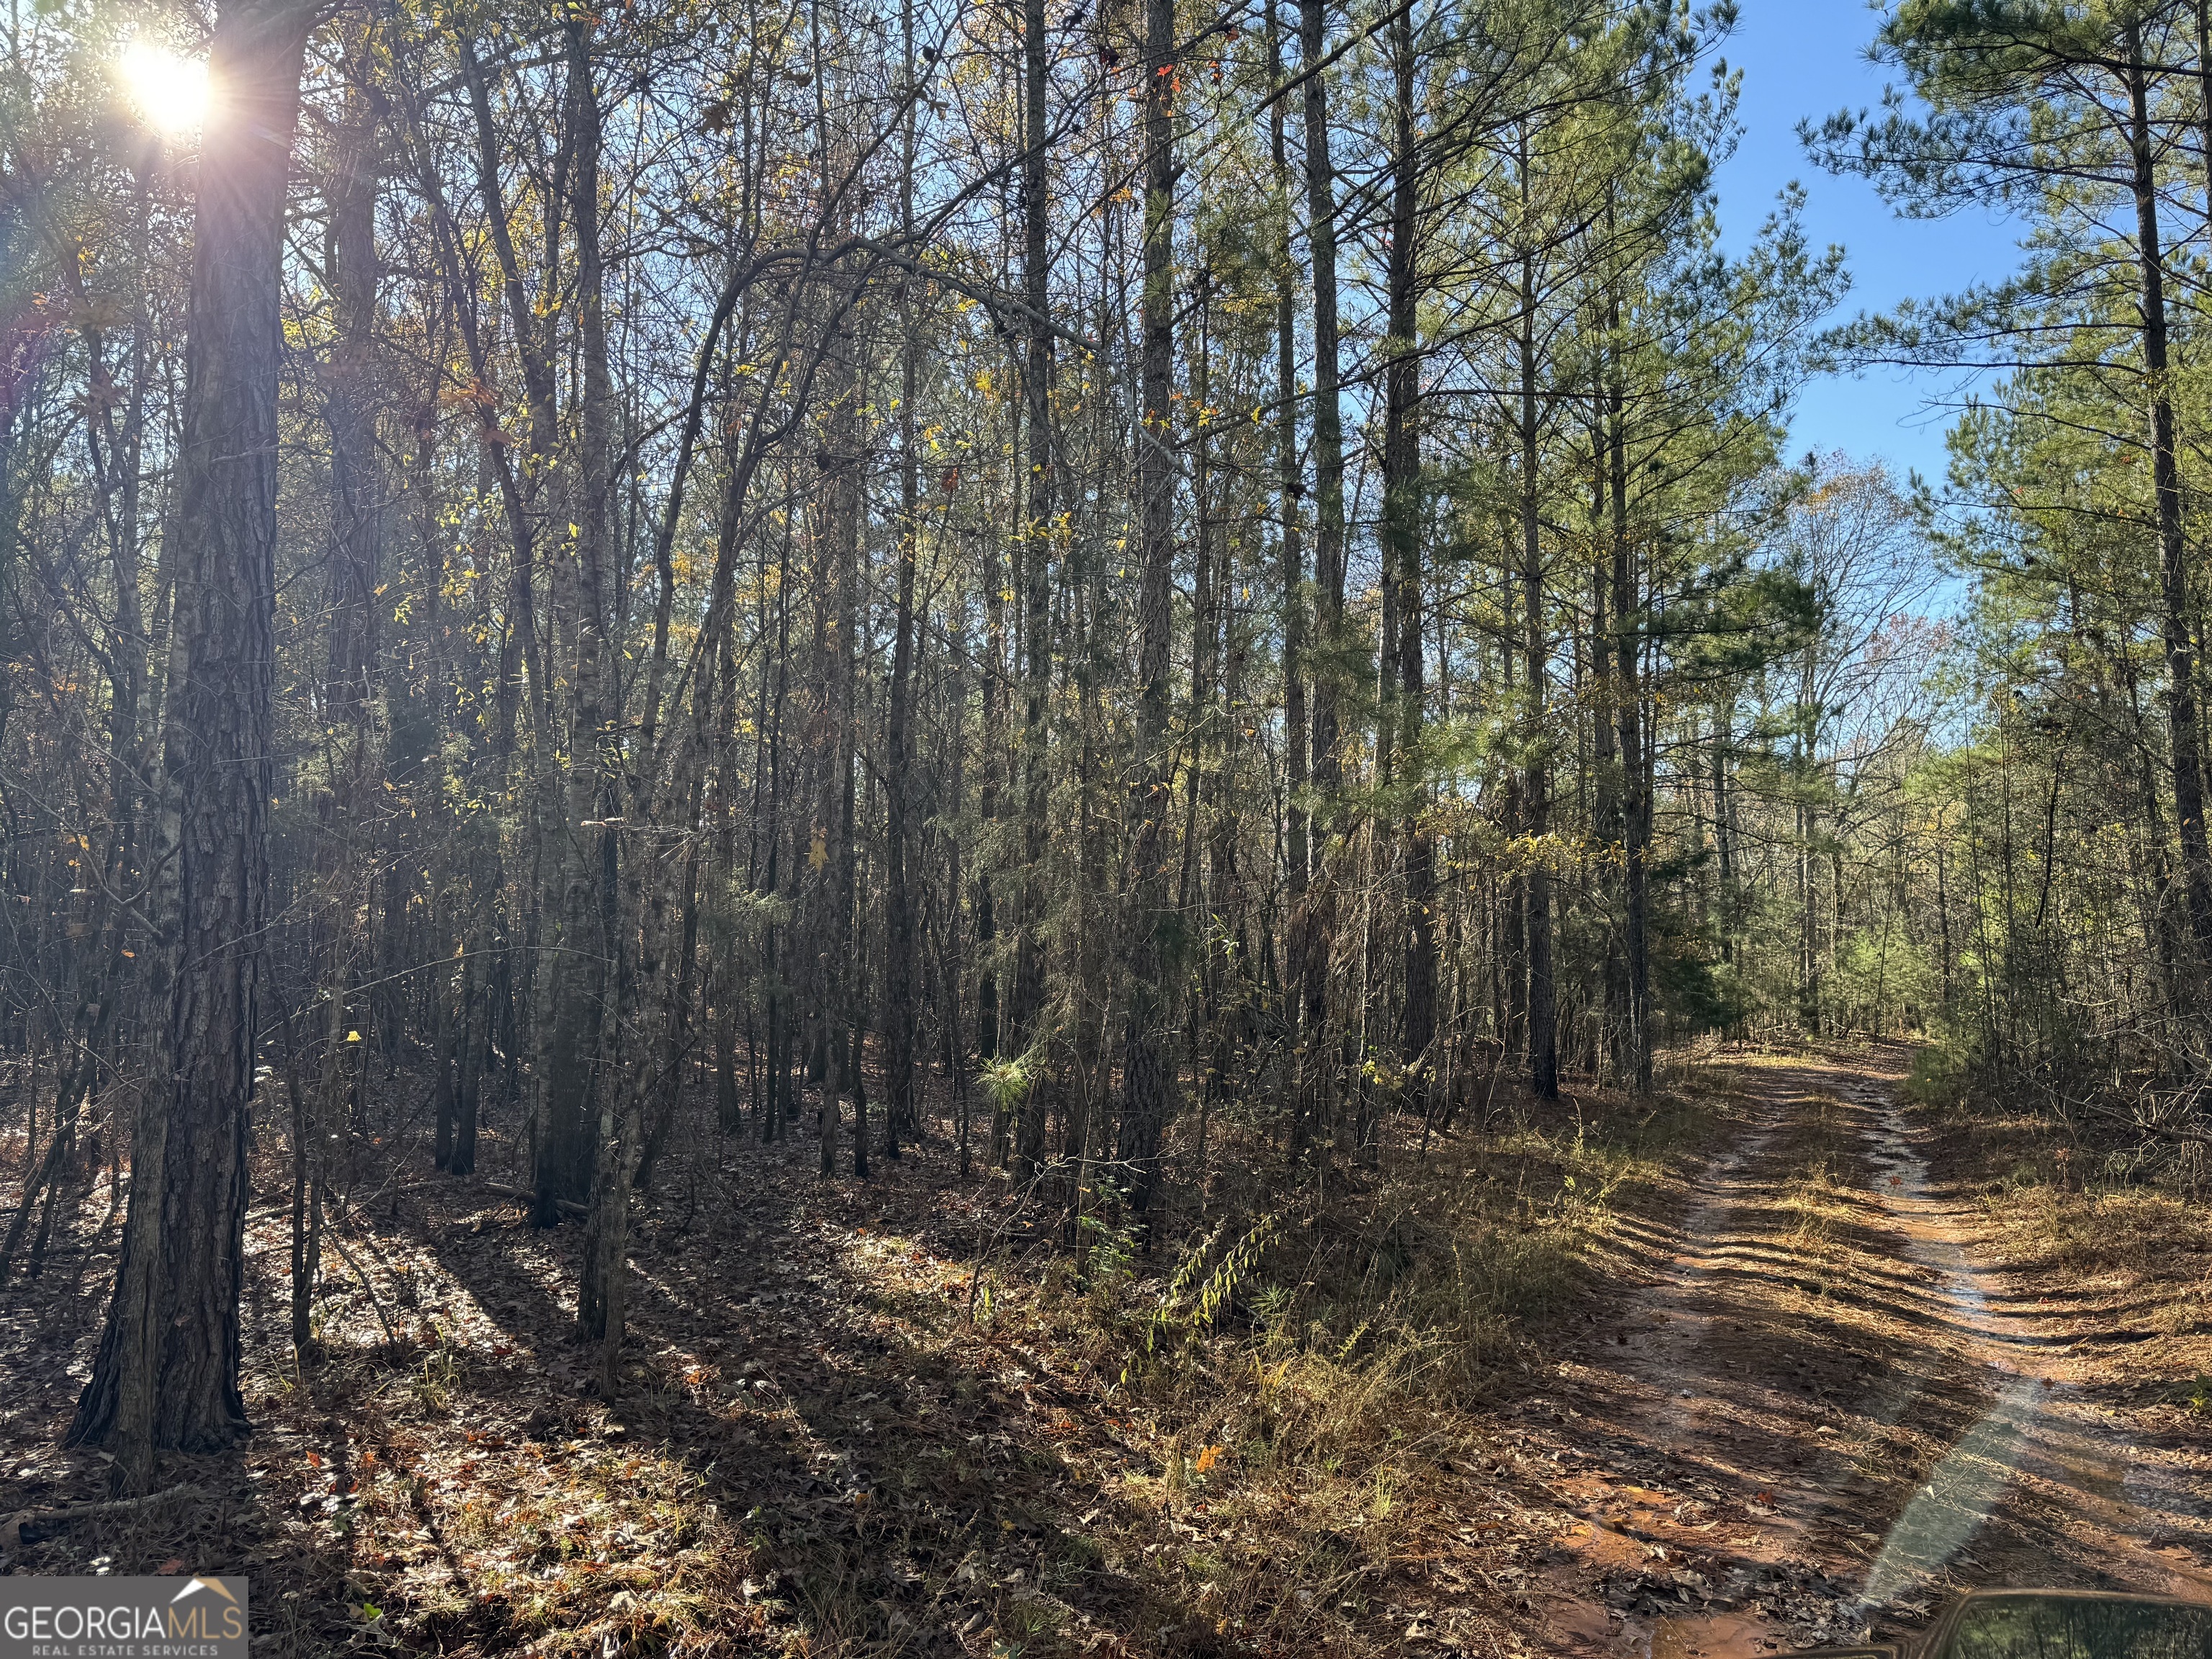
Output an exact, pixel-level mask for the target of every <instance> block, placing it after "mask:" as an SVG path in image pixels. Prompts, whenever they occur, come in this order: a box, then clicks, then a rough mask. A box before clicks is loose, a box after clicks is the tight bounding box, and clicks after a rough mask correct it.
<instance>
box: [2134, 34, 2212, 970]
mask: <svg viewBox="0 0 2212 1659" xmlns="http://www.w3.org/2000/svg"><path fill="white" fill-rule="evenodd" d="M2127 45H2128V112H2129V124H2128V152H2129V156H2130V161H2131V163H2132V168H2133V182H2134V191H2135V205H2136V242H2137V247H2136V260H2137V264H2138V265H2139V268H2140V272H2141V279H2142V289H2141V294H2140V295H2139V299H2138V303H2139V304H2140V305H2141V306H2142V351H2143V373H2144V375H2145V377H2146V380H2147V381H2148V392H2149V395H2150V453H2151V479H2152V488H2153V491H2154V495H2155V497H2156V501H2157V513H2158V574H2159V589H2160V596H2161V597H2162V599H2164V601H2165V614H2164V616H2163V617H2162V618H2161V619H2160V620H2161V624H2162V631H2163V635H2164V640H2165V645H2166V719H2167V724H2168V726H2169V728H2170V733H2171V737H2172V745H2173V816H2174V818H2175V820H2176V822H2177V823H2179V826H2180V829H2181V870H2182V884H2183V889H2184V891H2185V894H2186V898H2187V904H2188V909H2189V926H2190V932H2191V934H2193V935H2194V937H2195V939H2196V941H2197V963H2198V967H2199V969H2203V968H2205V967H2207V966H2212V848H2208V844H2207V842H2206V837H2205V828H2204V773H2203V737H2202V733H2201V732H2200V731H2199V729H2198V721H2197V680H2196V673H2197V671H2196V647H2195V644H2194V641H2193V637H2192V631H2191V617H2190V611H2191V604H2190V595H2189V565H2188V557H2189V555H2188V544H2187V542H2186V541H2185V538H2184V533H2183V527H2182V522H2181V473H2180V469H2179V465H2178V464H2177V462H2176V460H2175V456H2174V448H2175V439H2174V422H2173V395H2172V386H2171V384H2170V380H2169V375H2170V370H2169V368H2168V365H2167V360H2166V267H2165V259H2164V256H2163V254H2162V253H2161V252H2160V246H2159V230H2158V181H2157V177H2156V174H2155V173H2154V164H2153V157H2152V148H2153V147H2152V135H2151V127H2150V114H2149V107H2148V100H2149V92H2148V86H2147V85H2146V82H2147V78H2148V77H2147V76H2145V74H2144V70H2143V59H2142V27H2141V25H2140V24H2138V23H2136V22H2133V21H2130V23H2129V24H2128V26H2127Z"/></svg>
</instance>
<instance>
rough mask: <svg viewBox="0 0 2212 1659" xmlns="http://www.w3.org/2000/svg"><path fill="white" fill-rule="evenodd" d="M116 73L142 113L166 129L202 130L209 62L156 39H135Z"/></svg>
mask: <svg viewBox="0 0 2212 1659" xmlns="http://www.w3.org/2000/svg"><path fill="white" fill-rule="evenodd" d="M115 69H116V75H117V76H118V79H119V80H120V81H121V82H122V83H123V89H124V91H125V93H127V94H129V96H130V99H131V102H132V103H133V104H135V105H137V108H138V113H139V115H140V116H141V117H142V118H143V119H144V120H145V122H146V124H147V125H149V126H151V127H154V128H156V129H158V130H159V131H162V132H167V133H173V134H183V133H188V132H197V131H199V125H200V121H201V119H202V118H203V117H204V116H205V115H206V113H207V102H208V75H207V64H206V62H205V61H204V59H201V58H185V57H180V56H179V55H178V54H177V53H175V52H171V51H170V50H169V49H168V48H167V46H162V45H161V43H160V42H158V41H155V40H133V41H132V42H131V44H130V45H129V46H125V48H124V49H123V55H122V56H121V57H120V58H117V59H116V60H115Z"/></svg>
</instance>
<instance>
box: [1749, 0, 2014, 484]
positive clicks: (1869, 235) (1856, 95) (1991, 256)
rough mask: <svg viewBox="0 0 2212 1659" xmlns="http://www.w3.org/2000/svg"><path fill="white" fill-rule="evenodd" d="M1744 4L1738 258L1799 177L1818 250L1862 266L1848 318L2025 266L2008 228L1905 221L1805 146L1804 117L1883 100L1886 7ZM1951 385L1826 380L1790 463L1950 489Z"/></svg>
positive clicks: (1817, 389)
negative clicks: (1872, 468)
mask: <svg viewBox="0 0 2212 1659" xmlns="http://www.w3.org/2000/svg"><path fill="white" fill-rule="evenodd" d="M1739 4H1740V16H1739V21H1738V22H1737V24H1736V27H1735V33H1733V34H1732V35H1731V36H1730V37H1729V40H1728V43H1727V45H1726V46H1725V48H1724V52H1725V55H1726V57H1727V59H1728V62H1729V67H1731V68H1741V70H1743V98H1742V102H1741V106H1740V107H1739V110H1738V115H1739V118H1741V121H1742V123H1743V125H1744V129H1745V131H1744V136H1743V141H1742V143H1741V145H1740V146H1739V147H1738V149H1737V150H1736V153H1735V155H1734V156H1733V157H1731V158H1730V159H1729V161H1728V162H1727V164H1726V165H1725V166H1723V167H1722V168H1721V169H1720V174H1719V186H1720V203H1721V216H1722V226H1723V233H1724V235H1725V239H1726V241H1727V243H1728V245H1729V247H1730V248H1731V249H1732V250H1741V248H1742V247H1743V246H1744V245H1745V244H1746V243H1747V241H1748V240H1750V239H1751V237H1752V236H1753V234H1756V232H1757V230H1758V228H1759V223H1760V222H1761V221H1762V220H1764V219H1765V217H1766V216H1767V215H1768V214H1769V213H1770V212H1771V210H1772V208H1773V205H1774V199H1775V197H1776V194H1777V193H1778V191H1781V190H1783V189H1784V187H1785V186H1786V185H1789V183H1790V181H1791V180H1792V179H1796V181H1797V182H1799V183H1800V184H1802V185H1804V187H1805V191H1806V195H1807V197H1808V200H1807V203H1806V210H1805V229H1806V233H1807V236H1808V240H1810V241H1811V242H1812V244H1813V246H1814V247H1816V248H1818V247H1823V246H1826V245H1827V244H1829V243H1832V242H1840V243H1841V244H1842V245H1843V246H1844V252H1845V254H1846V257H1847V258H1848V262H1849V264H1850V273H1851V290H1850V294H1849V295H1848V296H1847V297H1846V298H1845V300H1844V305H1843V307H1842V310H1841V312H1840V313H1839V315H1838V320H1840V319H1841V318H1842V317H1844V316H1848V315H1850V314H1852V313H1857V312H1858V311H1861V310H1869V311H1880V310H1884V309H1887V307H1890V306H1893V305H1894V304H1895V303H1896V302H1897V301H1899V300H1903V299H1905V298H1907V297H1909V296H1911V295H1937V294H1945V293H1949V292H1952V291H1954V290H1955V289H1960V288H1963V287H1965V286H1966V284H1967V283H1971V282H1973V281H1974V280H1976V279H1977V278H1988V277H1996V276H2002V275H2003V274H2004V273H2006V272H2007V271H2008V270H2011V269H2012V268H2013V265H2014V263H2015V258H2016V257H2017V248H2016V246H2015V240H2014V233H2013V232H2012V231H2011V230H2010V229H2009V228H2007V227H2006V226H2004V225H2002V224H2001V223H1997V222H1992V221H1991V220H1990V218H1989V217H1988V216H1986V215H1985V214H1984V213H1982V212H1980V211H1978V210H1975V211H1969V212H1966V213H1963V214H1960V215H1957V216H1954V217H1952V218H1949V219H1940V220H1925V219H1900V218H1899V217H1897V216H1895V215H1894V214H1893V213H1892V212H1891V211H1890V210H1889V208H1888V207H1887V205H1886V204H1884V203H1883V202H1882V200H1881V197H1879V196H1877V195H1875V192H1874V190H1873V188H1872V187H1871V186H1870V185H1867V184H1865V183H1864V182H1863V181H1861V180H1858V179H1838V178H1836V177H1833V176H1832V175H1830V174H1828V173H1823V172H1821V171H1820V169H1819V168H1817V167H1814V165H1813V164H1812V162H1811V161H1809V160H1808V158H1807V156H1806V155H1805V149H1804V146H1803V145H1802V144H1801V143H1798V141H1797V134H1796V126H1797V123H1798V122H1799V121H1800V120H1801V119H1802V118H1804V117H1807V116H1814V117H1819V116H1822V115H1826V114H1827V113H1829V112H1832V111H1833V110H1838V109H1842V108H1846V107H1848V108H1851V109H1858V108H1862V107H1872V106H1875V104H1876V103H1877V102H1878V101H1879V100H1880V99H1881V89H1882V87H1883V85H1884V83H1885V82H1886V81H1887V78H1888V75H1887V70H1884V69H1883V68H1882V67H1881V66H1880V65H1877V64H1870V63H1869V62H1868V61H1867V58H1866V47H1867V44H1868V42H1869V41H1870V40H1873V38H1874V33H1875V27H1876V26H1877V24H1878V22H1879V21H1880V14H1879V13H1878V12H1877V11H1874V10H1869V9H1868V7H1867V5H1866V4H1865V0H1739ZM1944 389H1945V387H1944V383H1943V382H1942V380H1938V379H1936V378H1934V377H1929V376H1926V375H1920V376H1910V375H1905V374H1899V373H1898V372H1896V371H1893V370H1888V369H1875V370H1869V372H1868V373H1867V374H1864V375H1863V376H1861V377H1859V378H1857V379H1852V378H1850V377H1848V376H1833V377H1829V378H1826V379H1823V380H1817V381H1815V382H1814V383H1813V384H1812V385H1811V386H1808V387H1807V388H1806V389H1805V392H1804V394H1803V396H1802V398H1800V400H1799V403H1798V407H1797V413H1796V420H1795V421H1794V422H1793V423H1792V427H1791V433H1790V454H1791V455H1792V456H1793V457H1796V456H1799V455H1802V454H1803V453H1805V452H1806V451H1807V450H1808V449H1815V450H1820V451H1823V452H1825V451H1827V450H1830V449H1843V450H1844V451H1847V452H1848V453H1850V455H1852V456H1853V457H1854V458H1855V459H1860V460H1869V459H1874V458H1875V457H1877V456H1879V457H1881V458H1882V459H1886V460H1887V461H1889V462H1890V463H1891V464H1892V465H1893V466H1894V467H1895V468H1896V470H1897V471H1899V473H1900V474H1901V473H1902V472H1903V471H1905V469H1906V468H1908V467H1913V468H1917V469H1918V470H1919V471H1921V472H1922V473H1923V474H1924V475H1926V476H1927V477H1928V478H1929V481H1930V482H1931V483H1938V484H1940V483H1942V476H1943V462H1944V455H1943V428H1944V425H1945V417H1944V416H1943V415H1942V413H1941V412H1940V411H1936V412H1932V413H1931V412H1930V411H1929V410H1928V408H1927V404H1928V401H1929V398H1931V397H1932V396H1940V394H1941V393H1942V392H1943V390H1944Z"/></svg>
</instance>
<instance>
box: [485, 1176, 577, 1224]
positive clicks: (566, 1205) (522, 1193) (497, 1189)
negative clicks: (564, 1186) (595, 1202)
mask: <svg viewBox="0 0 2212 1659" xmlns="http://www.w3.org/2000/svg"><path fill="white" fill-rule="evenodd" d="M477 1185H479V1186H481V1187H482V1188H483V1189H484V1190H485V1191H486V1192H488V1193H496V1194H499V1196H500V1197H501V1198H519V1199H520V1200H523V1202H525V1203H526V1204H535V1203H536V1202H537V1201H538V1194H535V1193H533V1192H532V1191H531V1190H530V1189H529V1188H526V1187H506V1186H502V1185H501V1184H500V1183H499V1182H496V1181H484V1182H477ZM553 1207H554V1208H555V1209H556V1210H558V1211H560V1212H561V1213H562V1215H573V1216H577V1217H583V1216H588V1215H589V1214H591V1212H592V1206H590V1205H588V1204H579V1203H577V1202H576V1200H574V1199H573V1198H556V1199H555V1200H553Z"/></svg>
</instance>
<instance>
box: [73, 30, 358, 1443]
mask: <svg viewBox="0 0 2212 1659" xmlns="http://www.w3.org/2000/svg"><path fill="white" fill-rule="evenodd" d="M315 11H316V8H315V7H314V6H313V5H312V4H307V3H302V0H231V3H228V4H226V5H224V6H223V8H222V11H221V12H220V14H219V15H218V16H217V18H216V30H215V39H214V44H213V49H212V51H211V52H210V60H209V78H210V83H211V84H212V85H213V86H214V87H215V88H216V89H217V95H216V101H215V102H214V104H213V105H212V106H211V107H210V112H209V116H208V120H207V125H206V128H205V131H204V137H203V140H202V149H201V161H200V173H199V191H200V194H199V201H198V204H197V211H196V213H195V216H194V221H193V231H192V289H191V326H190V331H189V334H188V336H187V340H188V343H187V347H186V352H185V407H184V432H183V440H182V443H181V446H180V448H179V455H178V461H177V474H176V489H177V507H176V511H175V514H174V517H173V520H172V526H173V528H172V533H173V535H174V536H175V537H176V538H177V540H178V546H177V548H176V549H175V550H174V556H175V560H176V565H175V568H176V573H177V587H176V598H175V605H174V612H173V620H172V623H171V630H170V651H171V659H170V671H169V679H168V696H167V711H166V719H165V728H166V729H165V732H164V734H163V773H164V777H165V781H166V799H165V800H164V808H165V815H166V817H167V826H166V827H167V831H168V834H167V836H166V837H165V840H166V842H167V848H169V849H170V850H171V855H172V856H173V859H174V877H173V886H172V888H171V891H172V892H173V900H172V907H173V908H172V911H171V914H170V915H167V916H166V917H164V918H162V921H163V922H164V932H165V934H166V938H165V939H164V940H163V941H162V943H163V945H166V946H167V952H168V954H169V956H170V957H171V958H172V964H171V965H172V971H171V974H170V976H169V977H170V984H169V987H168V990H169V1006H168V1011H167V1014H168V1018H167V1032H166V1037H165V1041H164V1042H163V1045H162V1046H163V1048H164V1049H165V1051H166V1052H165V1053H164V1054H163V1056H162V1058H163V1060H164V1062H165V1064H164V1066H163V1067H162V1070H161V1072H160V1073H157V1076H156V1079H155V1086H154V1087H152V1088H150V1089H149V1090H148V1091H146V1098H147V1101H148V1103H149V1104H148V1108H147V1109H143V1110H142V1112H141V1114H140V1130H141V1133H140V1137H139V1139H138V1143H137V1146H136V1147H135V1148H134V1152H133V1158H132V1166H133V1173H132V1180H131V1215H130V1218H129V1220H128V1222H127V1223H126V1224H125V1237H124V1253H123V1261H122V1263H121V1265H120V1267H118V1273H117V1278H116V1289H115V1295H114V1297H113V1300H112V1304H111V1305H110V1308H109V1310H108V1317H107V1324H106V1329H105V1330H104V1331H103V1333H102V1334H101V1338H100V1350H99V1353H98V1355H97V1357H96V1358H95V1359H94V1364H93V1373H92V1378H91V1380H90V1381H89V1382H88V1383H87V1384H86V1385H85V1389H84V1394H83V1395H82V1398H81V1399H80V1400H79V1401H78V1402H77V1411H76V1419H75V1420H74V1421H73V1422H72V1423H71V1424H70V1431H69V1440H70V1443H71V1444H75V1445H82V1444H88V1443H114V1444H115V1446H116V1448H117V1451H118V1474H120V1475H121V1477H122V1479H123V1480H124V1481H125V1483H126V1484H143V1481H144V1480H145V1478H146V1475H147V1474H148V1473H149V1469H150V1453H151V1450H152V1449H154V1448H155V1447H161V1448H175V1449H180V1450H185V1451H194V1452H207V1451H216V1450H220V1449H223V1448H225V1447H227V1446H229V1445H231V1444H233V1443H235V1442H236V1441H237V1440H238V1439H239V1438H240V1437H241V1436H243V1435H244V1434H245V1433H246V1405H245V1401H244V1399H243V1398H242V1396H241V1395H240V1392H239V1354H240V1334H239V1297H240V1289H241V1285H242V1283H243V1267H244V1248H245V1226H246V1129H247V1111H248V1105H249V1103H250V1101H251V1099H252V1093H253V1078H254V1062H255V1058H256V1054H255V1042H256V1037H257V1035H258V1033H257V1024H258V1012H259V1009H258V1001H259V991H260V983H259V980H260V969H261V960H260V950H261V940H262V936H263V933H264V930H265V927H266V925H267V921H268V912H269V870H268V837H269V811H270V796H271V794H272V793H273V792H274V772H273V769H272V767H271V764H270V747H271V743H272V737H273V732H272V726H273V714H272V696H273V687H274V668H275V658H276V638H275V632H276V629H275V617H276V479H277V467H276V390H277V365H278V356H279V353H280V350H281V349H282V344H283V328H282V318H281V314H280V306H279V302H280V295H281V277H282V264H281V262H282V257H283V218H284V191H285V183H286V179H287V175H288V173H289V169H290V163H291V147H292V128H293V123H294V120H295V117H296V116H297V114H298V110H299V100H300V70H301V59H302V56H303V53H304V52H305V48H306V46H307V33H308V31H309V29H310V28H311V27H312V26H313V21H314V16H315Z"/></svg>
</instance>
